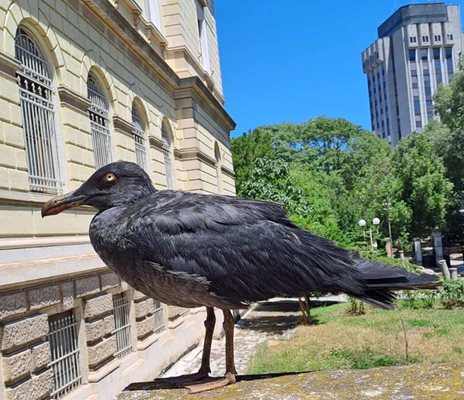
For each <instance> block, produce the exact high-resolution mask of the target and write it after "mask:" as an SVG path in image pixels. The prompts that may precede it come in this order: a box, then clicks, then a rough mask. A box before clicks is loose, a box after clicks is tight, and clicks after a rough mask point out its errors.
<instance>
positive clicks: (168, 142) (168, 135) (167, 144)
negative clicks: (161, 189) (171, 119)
mask: <svg viewBox="0 0 464 400" xmlns="http://www.w3.org/2000/svg"><path fill="white" fill-rule="evenodd" d="M161 136H162V139H163V155H164V167H165V168H166V185H167V188H168V189H174V175H173V172H172V132H171V128H170V126H169V124H168V123H167V122H165V121H163V124H162V126H161Z"/></svg>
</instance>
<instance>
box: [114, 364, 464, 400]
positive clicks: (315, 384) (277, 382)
mask: <svg viewBox="0 0 464 400" xmlns="http://www.w3.org/2000/svg"><path fill="white" fill-rule="evenodd" d="M161 387H163V386H162V385H160V384H159V383H157V382H156V381H155V382H143V383H134V384H131V385H129V386H128V387H127V388H126V389H125V391H124V392H123V393H121V394H120V395H119V396H118V397H117V400H130V399H145V400H155V399H156V400H174V399H176V400H181V399H185V400H190V399H191V398H192V395H191V394H188V391H187V390H186V389H165V387H166V384H164V389H161ZM199 396H200V397H201V399H210V400H222V399H234V400H249V399H261V400H281V399H314V400H316V399H317V400H325V399H338V400H352V399H358V400H364V399H366V400H367V399H378V400H387V399H414V400H426V399H427V400H428V399H450V400H451V399H461V398H463V397H464V367H461V368H456V367H454V368H453V367H452V366H447V365H411V366H405V367H388V368H373V369H368V370H365V369H363V370H338V371H319V372H309V373H282V374H265V375H242V376H239V377H238V382H237V383H236V384H235V385H231V386H228V387H226V388H222V389H218V390H214V391H211V392H205V393H202V394H201V395H199ZM193 397H195V398H199V397H197V396H193Z"/></svg>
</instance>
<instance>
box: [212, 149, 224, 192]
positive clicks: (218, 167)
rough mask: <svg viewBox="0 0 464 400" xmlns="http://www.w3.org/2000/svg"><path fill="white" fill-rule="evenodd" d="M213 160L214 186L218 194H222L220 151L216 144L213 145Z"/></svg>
mask: <svg viewBox="0 0 464 400" xmlns="http://www.w3.org/2000/svg"><path fill="white" fill-rule="evenodd" d="M214 158H215V159H216V185H217V191H218V193H219V194H221V192H222V179H221V151H220V150H219V146H218V144H217V143H215V145H214Z"/></svg>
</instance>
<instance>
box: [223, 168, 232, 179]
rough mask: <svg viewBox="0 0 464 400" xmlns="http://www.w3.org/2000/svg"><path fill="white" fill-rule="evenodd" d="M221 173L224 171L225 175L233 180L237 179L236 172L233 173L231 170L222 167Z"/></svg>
mask: <svg viewBox="0 0 464 400" xmlns="http://www.w3.org/2000/svg"><path fill="white" fill-rule="evenodd" d="M221 171H222V173H223V174H225V175H228V176H230V177H231V178H234V179H235V172H234V171H232V170H231V169H229V168H227V167H224V166H222V167H221Z"/></svg>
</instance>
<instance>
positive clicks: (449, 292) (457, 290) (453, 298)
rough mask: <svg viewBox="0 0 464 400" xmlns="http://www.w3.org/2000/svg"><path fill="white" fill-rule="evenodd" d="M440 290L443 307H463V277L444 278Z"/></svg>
mask: <svg viewBox="0 0 464 400" xmlns="http://www.w3.org/2000/svg"><path fill="white" fill-rule="evenodd" d="M440 292H441V302H442V304H443V306H444V307H445V308H447V309H451V308H456V307H464V279H458V280H445V281H444V282H443V286H442V287H441V290H440Z"/></svg>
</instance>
